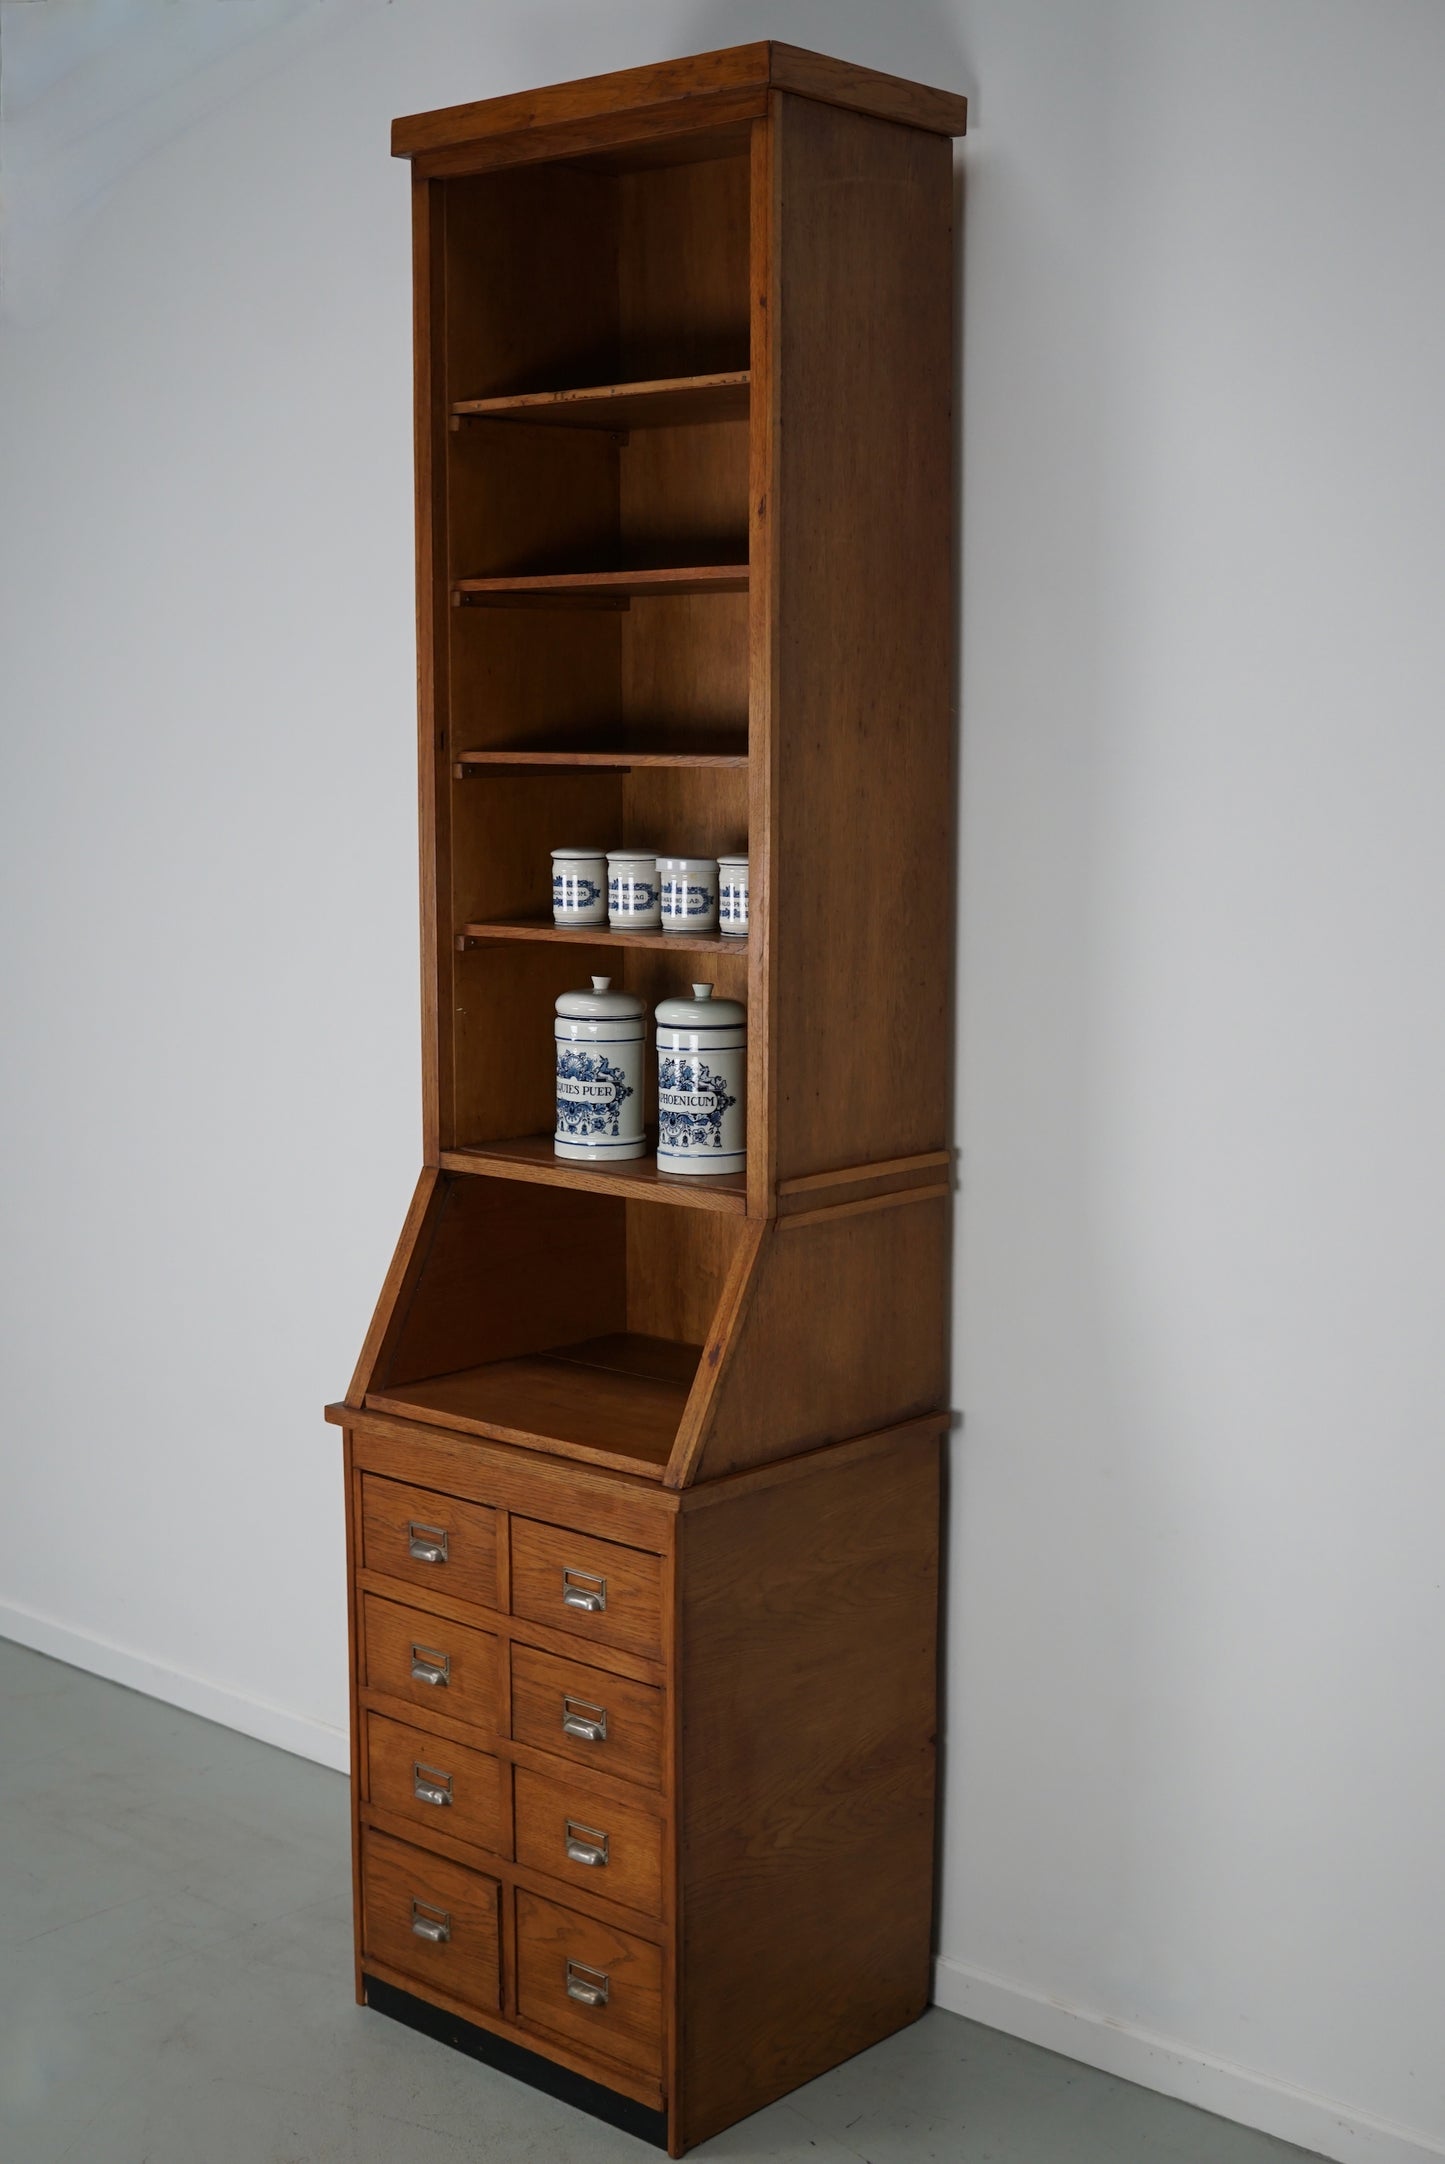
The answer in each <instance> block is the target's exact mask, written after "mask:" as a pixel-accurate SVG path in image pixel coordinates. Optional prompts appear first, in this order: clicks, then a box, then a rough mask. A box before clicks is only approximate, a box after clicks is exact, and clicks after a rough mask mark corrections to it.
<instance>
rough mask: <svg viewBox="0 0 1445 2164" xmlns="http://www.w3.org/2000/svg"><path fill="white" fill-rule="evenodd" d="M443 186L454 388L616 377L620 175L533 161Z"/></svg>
mask: <svg viewBox="0 0 1445 2164" xmlns="http://www.w3.org/2000/svg"><path fill="white" fill-rule="evenodd" d="M443 192H444V198H445V207H444V218H445V234H446V238H445V251H446V253H445V273H446V354H447V396H448V399H449V400H451V401H455V400H457V399H460V398H499V397H503V396H505V395H506V394H507V393H508V392H512V391H541V390H565V389H567V388H568V386H569V385H571V384H576V383H607V382H610V381H612V380H613V378H614V375H615V371H616V367H617V356H618V342H617V340H618V286H617V183H616V182H615V181H610V180H607V179H604V178H602V177H601V176H599V175H595V174H591V173H583V172H581V171H579V170H578V169H577V168H576V167H574V166H567V165H534V166H528V167H526V168H525V169H522V170H513V171H509V172H500V173H487V174H482V175H479V176H477V177H476V178H474V179H467V180H451V181H448V182H446V183H445V186H444V191H443Z"/></svg>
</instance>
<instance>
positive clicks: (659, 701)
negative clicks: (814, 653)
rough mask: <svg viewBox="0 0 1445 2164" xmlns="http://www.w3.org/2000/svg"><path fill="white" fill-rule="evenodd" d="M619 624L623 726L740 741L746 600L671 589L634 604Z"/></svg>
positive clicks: (744, 715)
mask: <svg viewBox="0 0 1445 2164" xmlns="http://www.w3.org/2000/svg"><path fill="white" fill-rule="evenodd" d="M620 622H621V648H620V672H621V674H620V681H621V694H622V706H623V711H624V713H625V715H626V718H627V725H628V727H629V729H636V730H638V731H646V730H648V729H652V730H666V731H667V732H669V733H678V732H686V731H688V730H698V731H702V732H705V733H707V734H708V735H710V736H712V737H716V736H717V734H718V733H719V732H724V733H728V734H730V735H732V736H734V737H736V738H737V739H738V742H739V748H742V746H743V745H744V744H745V742H746V737H747V726H748V597H747V595H746V594H671V595H669V596H668V597H667V598H666V599H665V600H657V601H653V600H647V601H634V602H633V604H632V606H631V608H630V609H629V610H628V611H627V613H626V615H625V616H623V617H622V618H621V619H620Z"/></svg>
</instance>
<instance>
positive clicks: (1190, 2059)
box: [933, 1955, 1445, 2164]
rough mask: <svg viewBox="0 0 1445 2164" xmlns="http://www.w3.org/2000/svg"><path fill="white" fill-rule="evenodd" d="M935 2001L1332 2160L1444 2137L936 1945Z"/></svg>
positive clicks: (1401, 2150)
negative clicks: (1034, 1987)
mask: <svg viewBox="0 0 1445 2164" xmlns="http://www.w3.org/2000/svg"><path fill="white" fill-rule="evenodd" d="M933 1999H934V2004H935V2005H937V2006H942V2007H944V2008H946V2010H947V2011H948V2012H949V2013H950V2014H963V2015H966V2016H967V2018H968V2019H969V2020H970V2021H981V2022H982V2023H983V2025H984V2027H985V2028H989V2029H1002V2030H1003V2031H1004V2032H1005V2034H1006V2035H1009V2036H1018V2037H1022V2038H1023V2039H1024V2041H1025V2042H1026V2043H1030V2044H1042V2045H1043V2047H1044V2049H1045V2050H1046V2051H1057V2052H1059V2053H1060V2054H1061V2055H1062V2056H1063V2057H1064V2058H1066V2059H1078V2060H1080V2061H1082V2063H1083V2064H1084V2065H1085V2066H1097V2067H1098V2068H1100V2070H1101V2071H1102V2072H1104V2073H1106V2074H1116V2075H1118V2076H1119V2078H1120V2079H1121V2080H1123V2081H1133V2082H1137V2083H1138V2084H1139V2086H1140V2087H1141V2088H1144V2089H1157V2090H1158V2091H1159V2093H1160V2094H1161V2095H1163V2096H1177V2097H1179V2098H1180V2099H1181V2100H1182V2101H1183V2102H1184V2103H1186V2104H1197V2105H1198V2107H1199V2109H1200V2110H1201V2111H1212V2112H1214V2113H1216V2114H1217V2115H1218V2117H1219V2118H1221V2119H1233V2120H1236V2121H1237V2122H1238V2124H1239V2125H1241V2126H1252V2127H1255V2128H1257V2129H1258V2131H1259V2132H1260V2133H1262V2134H1273V2135H1275V2136H1276V2137H1277V2138H1278V2139H1279V2140H1280V2141H1290V2142H1295V2143H1297V2144H1298V2146H1299V2147H1300V2148H1301V2149H1313V2150H1315V2151H1317V2152H1318V2153H1319V2154H1320V2155H1321V2156H1326V2157H1332V2158H1335V2159H1336V2160H1337V2164H1435V2160H1437V2159H1439V2158H1441V2157H1445V2142H1440V2141H1437V2140H1436V2139H1435V2138H1434V2137H1433V2136H1432V2135H1429V2134H1423V2133H1419V2132H1417V2131H1415V2130H1414V2129H1412V2128H1410V2127H1404V2126H1394V2125H1391V2124H1390V2123H1389V2122H1388V2121H1386V2120H1383V2119H1375V2118H1372V2117H1371V2116H1370V2114H1369V2113H1368V2112H1362V2111H1356V2110H1354V2109H1353V2108H1352V2107H1351V2106H1350V2105H1348V2104H1341V2103H1337V2102H1336V2101H1335V2100H1334V2099H1332V2098H1330V2097H1324V2096H1316V2095H1314V2094H1313V2093H1312V2092H1311V2091H1309V2090H1307V2089H1296V2088H1293V2087H1291V2085H1290V2084H1289V2083H1288V2082H1286V2081H1276V2080H1274V2079H1273V2077H1272V2076H1270V2075H1268V2074H1258V2073H1255V2072H1253V2071H1252V2070H1251V2069H1250V2068H1248V2067H1243V2066H1231V2065H1229V2064H1228V2063H1227V2062H1226V2061H1225V2060H1222V2059H1213V2058H1210V2057H1209V2055H1208V2054H1207V2053H1205V2052H1201V2051H1196V2050H1195V2049H1194V2047H1193V2046H1192V2045H1189V2044H1182V2043H1180V2042H1179V2041H1178V2040H1177V2039H1176V2038H1173V2037H1168V2036H1155V2035H1152V2034H1151V2033H1150V2031H1149V2030H1147V2029H1140V2028H1136V2027H1134V2026H1133V2025H1132V2024H1131V2023H1128V2022H1123V2021H1115V2020H1113V2019H1111V2017H1110V2016H1109V2015H1107V2014H1101V2013H1097V2012H1094V2011H1093V2010H1091V2009H1089V2008H1087V2007H1081V2006H1067V2005H1064V2004H1062V2003H1061V2002H1060V2001H1058V2000H1056V1999H1046V1998H1042V1997H1040V1996H1039V1994H1038V1993H1036V1992H1033V1991H1029V1990H1026V1989H1025V1987H1024V1986H1023V1985H1022V1984H1011V1983H1008V1982H1006V1981H1005V1979H1004V1978H1003V1977H1001V1976H989V1975H987V1974H985V1972H984V1971H983V1970H982V1969H972V1968H968V1967H966V1966H965V1965H964V1963H963V1962H961V1961H950V1960H947V1959H945V1958H944V1957H943V1956H942V1955H940V1956H939V1957H938V1959H937V1960H935V1962H934V1964H933Z"/></svg>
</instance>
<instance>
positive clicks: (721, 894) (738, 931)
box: [717, 855, 748, 939]
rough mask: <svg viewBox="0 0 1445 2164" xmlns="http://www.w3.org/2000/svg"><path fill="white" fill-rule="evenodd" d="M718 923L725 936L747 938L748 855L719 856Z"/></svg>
mask: <svg viewBox="0 0 1445 2164" xmlns="http://www.w3.org/2000/svg"><path fill="white" fill-rule="evenodd" d="M717 879H718V904H717V914H718V924H719V926H720V928H721V930H722V933H723V936H724V938H728V939H746V937H747V932H748V860H747V857H746V855H743V856H730V857H719V858H718V860H717Z"/></svg>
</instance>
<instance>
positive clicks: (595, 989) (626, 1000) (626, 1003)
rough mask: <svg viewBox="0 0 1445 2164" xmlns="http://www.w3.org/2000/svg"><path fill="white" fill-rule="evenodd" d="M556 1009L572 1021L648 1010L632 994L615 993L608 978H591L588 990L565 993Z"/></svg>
mask: <svg viewBox="0 0 1445 2164" xmlns="http://www.w3.org/2000/svg"><path fill="white" fill-rule="evenodd" d="M557 1012H558V1014H562V1015H566V1016H568V1017H569V1019H570V1020H572V1021H575V1022H603V1021H608V1022H615V1021H619V1020H621V1019H622V1017H623V1016H627V1015H637V1014H645V1013H646V1012H647V1009H646V1007H645V1005H644V1003H643V1002H642V1001H641V1000H640V999H638V998H637V996H636V994H635V993H632V992H614V991H613V989H612V979H611V978H610V977H594V978H593V979H592V989H591V991H590V992H583V991H578V992H564V993H563V994H562V996H561V998H560V999H559V1000H558V1002H557Z"/></svg>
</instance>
